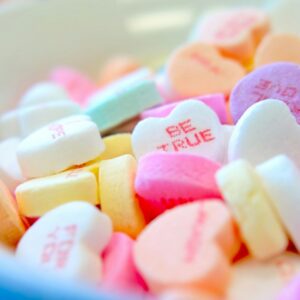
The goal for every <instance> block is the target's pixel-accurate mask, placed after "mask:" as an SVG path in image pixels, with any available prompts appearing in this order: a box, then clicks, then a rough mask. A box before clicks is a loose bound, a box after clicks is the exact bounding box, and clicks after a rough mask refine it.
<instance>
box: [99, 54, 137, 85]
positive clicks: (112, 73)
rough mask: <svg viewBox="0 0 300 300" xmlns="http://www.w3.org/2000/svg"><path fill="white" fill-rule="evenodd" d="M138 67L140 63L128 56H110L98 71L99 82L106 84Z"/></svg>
mask: <svg viewBox="0 0 300 300" xmlns="http://www.w3.org/2000/svg"><path fill="white" fill-rule="evenodd" d="M139 68H140V64H139V63H138V62H137V61H136V59H134V58H132V57H130V56H125V55H123V56H116V57H112V58H111V59H109V60H108V61H107V62H106V64H105V65H104V66H103V67H102V69H101V71H100V76H99V84H100V85H101V86H102V85H107V84H109V83H111V82H114V81H115V80H118V79H120V78H122V77H123V76H125V75H127V74H129V73H131V72H133V71H136V70H137V69H139Z"/></svg>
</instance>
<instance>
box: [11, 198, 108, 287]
mask: <svg viewBox="0 0 300 300" xmlns="http://www.w3.org/2000/svg"><path fill="white" fill-rule="evenodd" d="M111 235H112V223H111V220H110V219H109V217H107V216H106V215H105V214H103V213H102V212H101V211H99V210H98V209H97V208H95V207H94V206H92V205H90V204H88V203H86V202H81V201H78V202H71V203H68V204H65V205H62V206H59V207H58V208H56V209H54V210H52V211H50V212H48V213H47V214H45V215H44V216H43V217H42V218H40V219H39V220H38V221H37V222H36V223H34V224H33V225H32V226H31V227H30V228H29V229H28V230H27V232H26V233H25V235H24V236H23V237H22V239H21V241H20V242H19V244H18V247H17V250H16V256H17V258H18V259H20V260H22V261H24V262H26V263H28V264H30V265H31V266H40V267H42V268H43V269H45V270H47V271H49V272H51V273H57V274H59V275H60V276H62V277H64V278H68V279H78V280H85V281H88V282H95V283H97V282H100V281H101V276H102V261H101V257H100V255H101V252H102V251H103V250H104V248H105V247H106V245H107V244H108V242H109V240H110V238H111Z"/></svg>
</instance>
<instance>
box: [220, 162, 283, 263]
mask: <svg viewBox="0 0 300 300" xmlns="http://www.w3.org/2000/svg"><path fill="white" fill-rule="evenodd" d="M216 178H217V183H218V185H219V187H220V190H221V192H222V194H223V196H224V198H225V200H226V202H227V203H228V205H229V206H230V207H231V209H232V212H233V215H234V217H235V219H236V221H237V223H238V225H239V229H240V232H241V237H242V240H243V241H244V242H245V244H246V246H247V248H248V250H249V251H250V253H251V254H252V255H253V256H254V257H255V258H257V259H268V258H271V257H272V256H275V255H278V254H280V253H281V252H283V251H284V250H285V249H286V247H287V244H288V239H287V236H286V234H285V232H284V229H283V227H282V225H281V223H280V220H279V217H278V216H277V214H276V213H275V212H274V211H273V207H272V205H271V203H270V201H271V200H270V199H269V197H268V195H267V193H266V192H265V190H264V188H263V185H262V183H261V181H260V178H259V176H258V175H257V174H256V172H255V169H254V168H253V167H252V166H251V165H250V164H249V163H248V162H247V161H243V160H237V161H235V162H232V163H231V164H229V165H227V166H225V167H223V168H222V169H221V170H219V171H218V172H217V175H216Z"/></svg>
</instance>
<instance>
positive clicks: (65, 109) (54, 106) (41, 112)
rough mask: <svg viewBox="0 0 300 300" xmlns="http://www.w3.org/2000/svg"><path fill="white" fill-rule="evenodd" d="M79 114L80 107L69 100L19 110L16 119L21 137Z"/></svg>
mask: <svg viewBox="0 0 300 300" xmlns="http://www.w3.org/2000/svg"><path fill="white" fill-rule="evenodd" d="M80 113H81V109H80V107H79V106H78V105H77V104H75V103H72V102H71V101H69V100H63V101H54V102H47V103H43V104H39V105H32V106H29V107H25V108H22V109H20V110H19V112H18V118H19V122H20V126H21V133H22V136H23V137H26V136H28V135H29V134H30V133H32V132H34V131H36V130H37V129H39V128H41V127H43V126H45V125H47V124H49V123H52V122H54V121H56V120H59V119H62V118H66V117H69V116H72V115H77V114H80Z"/></svg>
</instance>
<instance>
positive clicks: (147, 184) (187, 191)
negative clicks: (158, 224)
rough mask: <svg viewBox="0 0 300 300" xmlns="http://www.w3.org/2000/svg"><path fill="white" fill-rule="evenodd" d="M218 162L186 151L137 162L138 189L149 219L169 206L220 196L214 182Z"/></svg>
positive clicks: (155, 156)
mask: <svg viewBox="0 0 300 300" xmlns="http://www.w3.org/2000/svg"><path fill="white" fill-rule="evenodd" d="M219 168H220V165H219V164H218V163H215V162H214V161H211V160H209V159H207V158H205V157H201V156H198V155H192V154H186V153H150V154H147V155H145V156H143V157H142V158H141V159H140V161H139V164H138V169H137V175H136V180H135V191H136V193H137V194H138V196H139V202H140V205H141V208H142V210H143V213H144V215H145V217H146V219H147V220H152V219H153V218H154V217H156V216H157V215H159V214H161V213H162V212H163V211H165V210H166V209H168V208H172V207H174V206H177V205H180V204H183V203H186V202H190V201H196V200H200V199H207V198H219V197H221V195H220V192H219V189H218V187H217V184H216V181H215V174H216V172H217V170H218V169H219Z"/></svg>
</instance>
